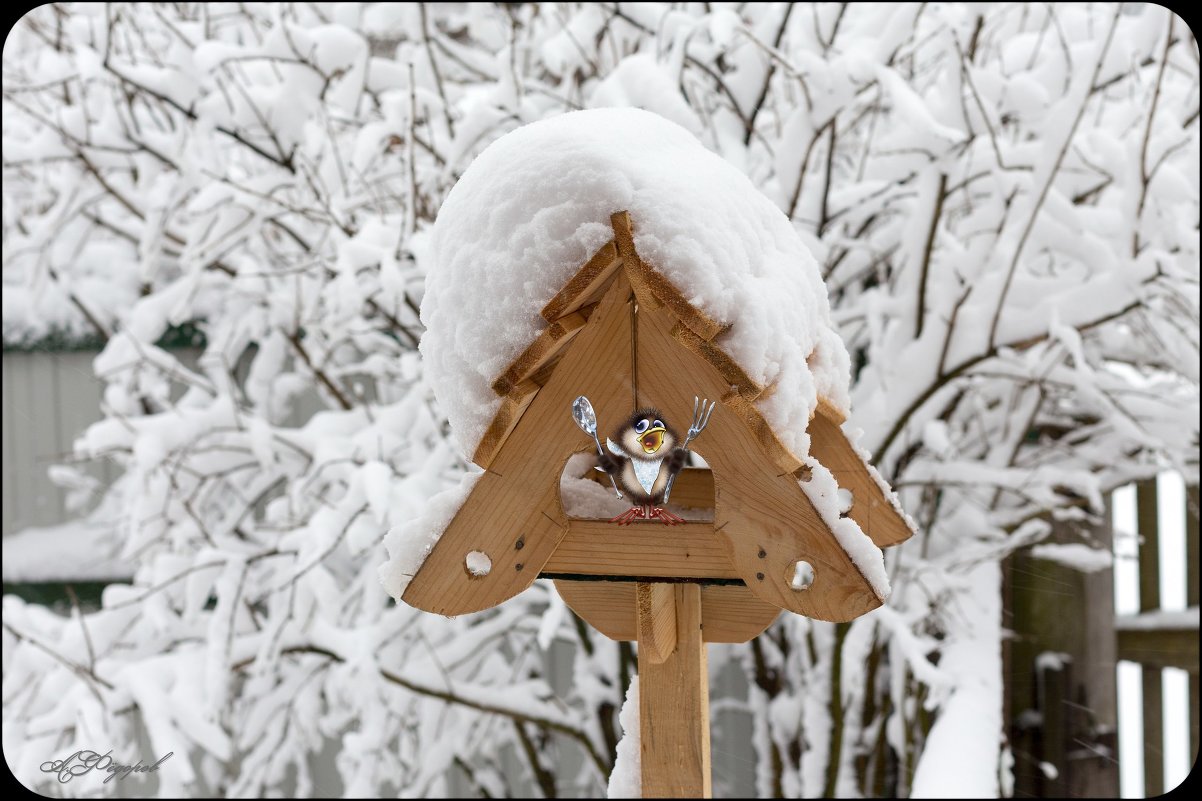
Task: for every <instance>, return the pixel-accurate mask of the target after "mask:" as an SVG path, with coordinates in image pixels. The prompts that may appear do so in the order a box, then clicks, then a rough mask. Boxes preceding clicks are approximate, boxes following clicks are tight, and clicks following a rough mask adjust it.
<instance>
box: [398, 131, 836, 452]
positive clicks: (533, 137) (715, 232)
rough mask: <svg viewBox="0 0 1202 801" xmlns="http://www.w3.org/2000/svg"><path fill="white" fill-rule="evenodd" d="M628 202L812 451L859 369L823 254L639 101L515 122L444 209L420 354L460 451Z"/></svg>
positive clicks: (793, 437) (783, 420) (668, 273)
mask: <svg viewBox="0 0 1202 801" xmlns="http://www.w3.org/2000/svg"><path fill="white" fill-rule="evenodd" d="M623 210H626V211H629V212H630V219H631V220H632V223H633V226H634V244H635V247H636V249H637V250H638V253H639V255H640V256H641V257H642V259H643V261H644V262H646V263H647V265H648V266H650V267H651V268H652V269H654V270H656V271H657V272H658V273H659V274H660V275H661V276H663V277H664V278H666V279H667V280H668V281H670V282H671V283H672V284H673V285H674V286H675V287H676V288H677V289H678V290H679V291H680V292H681V294H682V295H683V296H684V298H686V299H687V300H688V302H689V303H690V304H692V305H693V306H694V307H696V308H697V309H699V310H701V311H702V312H704V313H705V314H706V315H708V316H709V317H711V318H713V319H715V320H717V321H718V322H720V323H722V324H724V325H727V324H728V325H729V326H730V328H729V330H728V331H726V332H725V333H724V334H722V335H721V336H719V337H718V338H717V339H715V340H714V342H715V344H717V345H718V346H719V347H720V348H721V349H722V350H723V351H725V352H726V353H727V354H728V355H729V356H730V357H732V358H733V359H734V360H735V361H736V362H738V364H739V365H740V366H741V367H742V368H743V370H744V371H745V372H746V373H747V374H748V376H749V377H750V378H751V380H753V381H755V382H756V383H757V384H759V385H761V386H766V387H770V388H771V389H770V391H768V392H765V393H764V395H763V397H761V398H759V399H757V400H756V402H755V404H756V407H757V408H758V409H759V411H760V412H761V413H762V414H763V415H764V417H765V419H766V420H767V421H768V423H769V424H770V425H771V426H772V428H773V431H774V432H775V433H776V435H777V437H778V438H779V439H780V441H781V443H782V444H783V445H785V446H786V447H787V448H789V449H790V450H791V451H792V452H793V453H794V454H795V455H797V456H798V457H804V456H805V455H806V454H807V453H808V451H809V437H808V435H807V433H806V427H807V425H808V423H809V419H810V416H811V414H812V412H813V411H814V409H815V407H816V405H817V401H818V398H819V397H823V398H825V399H826V400H827V401H829V402H830V403H831V405H833V406H834V407H835V408H836V409H838V410H839V411H841V412H844V413H846V411H847V392H848V380H849V359H848V355H847V351H846V349H845V348H844V346H843V343H842V341H841V340H840V339H839V336H838V335H837V334H836V333H835V332H834V330H833V328H832V327H831V323H830V308H829V304H828V301H827V296H826V289H825V287H824V285H823V283H822V278H821V276H820V274H819V270H818V266H817V264H816V263H815V261H814V258H813V257H812V256H811V255H810V253H809V251H808V250H807V249H806V247H805V245H803V244H802V242H801V239H800V237H799V236H798V234H797V231H796V230H795V229H794V227H793V224H792V223H791V222H790V221H789V220H788V218H787V217H785V215H784V214H783V213H782V212H781V211H780V209H778V208H777V207H776V206H775V205H774V204H773V203H772V201H770V200H769V199H768V198H767V197H765V196H764V195H763V194H761V193H760V192H759V191H758V190H757V189H756V188H755V186H754V185H753V184H752V183H751V181H750V180H748V178H747V176H745V175H744V174H743V173H741V172H739V170H738V169H736V168H735V167H734V166H732V165H731V164H729V163H728V162H726V161H725V160H723V159H722V158H721V157H719V156H718V155H716V154H714V153H712V152H710V151H709V150H707V149H706V148H705V147H703V146H702V144H701V143H700V142H699V141H698V140H697V139H696V138H695V137H694V136H693V135H692V134H690V133H689V132H688V131H686V130H685V129H684V128H681V127H680V126H679V125H677V124H675V123H673V122H670V121H668V120H666V119H664V118H662V117H660V116H658V115H656V114H652V113H650V112H647V111H642V110H639V109H629V108H621V109H619V108H606V109H593V110H588V111H577V112H571V113H568V114H561V115H558V116H556V117H552V118H550V119H546V120H542V121H539V122H535V123H531V124H530V125H526V126H523V127H521V128H518V129H516V130H514V131H512V132H510V133H509V134H506V135H505V136H503V137H501V138H500V139H498V140H497V141H495V142H493V143H492V144H491V145H489V147H488V148H486V149H485V150H484V152H483V153H481V154H480V155H479V156H478V157H477V158H476V159H475V161H473V162H472V164H471V165H470V166H469V167H468V169H467V171H466V172H465V173H464V174H463V176H462V177H461V178H460V179H459V182H458V183H457V184H456V185H455V187H454V188H453V189H452V190H451V192H450V194H449V195H448V196H447V199H446V202H445V203H444V204H443V206H442V208H441V209H440V211H439V214H438V218H437V220H436V221H435V223H434V227H433V231H432V236H431V254H432V264H431V267H430V269H429V271H428V275H427V279H426V292H425V297H424V299H423V301H422V308H421V317H422V322H423V324H424V325H425V327H426V332H425V334H424V336H423V337H422V341H421V353H422V355H423V357H424V359H425V362H426V369H427V375H428V377H429V379H430V382H431V384H432V386H433V388H434V391H435V393H436V395H437V396H438V400H439V402H440V404H441V405H442V408H443V411H444V412H445V413H446V415H447V417H448V419H449V420H450V423H451V427H452V430H453V431H454V434H455V437H456V439H457V442H458V444H459V446H460V448H461V450H462V451H463V452H464V453H465V454H468V455H470V454H472V453H473V451H474V450H475V448H476V445H477V443H478V442H479V441H480V438H481V437H482V436H483V434H484V432H485V429H486V428H487V427H488V424H489V422H490V421H491V420H492V417H493V416H494V415H495V414H496V412H497V409H498V407H499V404H500V398H499V397H497V395H496V393H494V392H493V390H492V389H491V384H492V382H493V380H494V379H495V378H496V377H497V376H498V375H499V374H500V373H501V372H502V371H503V370H504V369H505V368H506V367H507V366H508V365H509V363H510V362H511V361H513V359H514V358H516V357H517V356H518V355H519V354H520V353H521V352H522V350H523V349H524V348H526V346H527V345H529V344H530V342H531V341H532V340H533V339H534V338H535V337H536V336H537V335H538V333H539V331H540V330H541V329H543V328H544V327H546V325H547V322H546V321H545V320H543V318H542V317H541V316H540V315H539V311H540V310H541V309H542V307H543V306H544V305H545V304H546V303H547V301H549V300H550V299H551V298H552V297H553V296H554V295H555V294H556V292H558V291H559V290H560V288H562V287H563V285H564V284H565V283H567V281H568V280H569V279H570V278H571V277H572V276H573V275H574V274H575V272H576V271H577V270H578V269H579V268H580V266H581V265H582V264H583V263H584V262H586V261H587V260H588V259H589V257H590V256H591V255H592V254H593V253H594V252H595V251H596V250H597V249H598V248H599V247H601V246H602V245H604V244H605V243H606V242H607V241H608V240H609V239H611V238H612V236H613V230H612V229H611V227H610V215H611V214H613V213H614V212H617V211H623Z"/></svg>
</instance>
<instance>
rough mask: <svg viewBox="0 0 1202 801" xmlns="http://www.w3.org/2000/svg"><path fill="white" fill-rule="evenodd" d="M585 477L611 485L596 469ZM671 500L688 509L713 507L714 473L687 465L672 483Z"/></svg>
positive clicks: (674, 503)
mask: <svg viewBox="0 0 1202 801" xmlns="http://www.w3.org/2000/svg"><path fill="white" fill-rule="evenodd" d="M584 477H585V478H587V479H589V480H590V481H595V482H597V483H598V484H601V485H602V486H605V487H608V486H609V485H610V484H609V477H608V476H607V475H606V474H605V473H601V472H598V471H596V470H589V471H588V472H587V473H585V475H584ZM671 501H672V505H673V506H683V507H684V508H686V509H713V508H714V474H713V473H712V472H711V471H710V469H709V468H708V467H686V468H685V469H683V470H681V471H680V472H679V473H678V474H677V475H676V483H675V484H673V485H672V496H671Z"/></svg>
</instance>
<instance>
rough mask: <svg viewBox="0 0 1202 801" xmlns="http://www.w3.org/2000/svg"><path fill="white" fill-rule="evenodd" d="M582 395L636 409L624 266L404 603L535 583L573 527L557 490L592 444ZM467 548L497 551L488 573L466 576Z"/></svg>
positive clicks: (431, 608) (606, 413)
mask: <svg viewBox="0 0 1202 801" xmlns="http://www.w3.org/2000/svg"><path fill="white" fill-rule="evenodd" d="M578 395H587V396H588V397H589V399H590V400H591V401H592V404H593V407H594V408H595V409H596V411H597V415H598V419H599V420H600V421H601V422H602V424H604V423H605V422H606V421H615V420H620V419H623V418H625V417H626V415H628V414H629V413H630V286H629V284H628V283H626V280H625V278H624V277H623V276H622V274H621V273H619V274H618V276H617V277H616V278H615V279H614V281H613V283H612V284H611V287H610V289H609V291H608V293H607V294H606V296H605V299H604V300H603V301H602V302H601V305H600V306H599V307H598V308H597V310H596V311H594V312H593V314H592V316H591V317H589V321H588V324H587V325H586V326H585V327H584V329H583V330H581V332H580V333H579V334H577V335H576V337H575V339H573V341H572V343H571V344H570V345H569V346H568V350H567V352H566V353H565V354H564V355H563V357H562V359H561V361H560V364H559V367H557V368H556V370H555V372H554V373H553V374H552V375H551V378H550V379H549V380H548V381H547V384H546V386H544V387H543V388H542V389H541V390H539V392H538V393H537V394H536V395H535V397H534V400H533V401H532V402H531V404H530V406H529V408H528V409H527V410H526V412H525V413H524V414H523V415H522V416H521V418H520V419H519V420H518V422H517V425H516V426H515V427H514V429H513V431H512V432H511V433H510V434H509V437H508V439H507V440H506V441H505V447H504V448H503V449H501V450H500V452H499V453H496V455H495V457H494V458H493V459H492V461H491V463H490V464H489V466H488V472H486V473H485V474H484V475H483V476H481V478H480V479H479V480H478V482H477V483H476V486H475V487H474V489H473V491H472V493H471V495H470V496H469V497H468V499H467V500H466V501H465V502H464V504H463V505H462V506H461V507H460V509H459V511H458V512H457V513H456V515H455V517H454V518H453V519H452V520H451V523H450V524H449V525H448V527H447V528H446V530H445V531H444V532H443V534H442V535H441V536H440V537H439V539H438V541H437V543H436V544H435V545H434V548H433V549H432V550H431V552H430V555H429V556H428V557H427V558H426V560H425V562H424V563H423V564H422V566H421V568H420V569H419V570H418V571H417V574H416V575H415V576H414V578H413V580H412V581H411V582H410V584H409V586H408V588H407V589H406V590H405V593H404V595H403V600H404V601H405V602H406V603H408V604H409V605H411V606H414V607H417V608H418V609H422V610H425V611H427V612H434V613H436V614H441V615H459V614H466V613H468V612H476V611H480V610H481V609H488V608H490V607H493V606H496V605H497V604H499V603H501V602H502V601H504V600H506V599H508V598H511V597H513V596H514V595H516V594H517V593H519V592H521V591H522V590H524V589H526V587H528V586H530V584H531V583H532V582H533V581H534V579H535V578H536V577H537V576H538V574H539V572H540V571H541V570H542V569H543V565H544V564H545V563H546V561H547V558H548V557H549V556H550V555H551V554H552V553H553V552H554V551H555V547H556V545H558V543H559V539H560V538H561V537H562V536H563V535H564V534H565V533H567V529H568V520H567V516H566V515H565V514H564V511H563V505H562V503H561V502H560V499H559V477H560V475H562V473H563V468H564V465H565V464H566V463H567V460H568V457H569V456H571V455H572V454H573V453H575V452H578V451H587V450H591V449H592V448H593V442H592V440H591V439H590V438H589V437H587V436H586V435H585V434H583V433H582V432H581V431H580V429H579V428H577V427H576V423H575V421H574V420H573V419H572V412H571V408H572V401H573V400H574V399H575V398H576V397H577V396H578ZM469 551H482V552H484V553H485V554H487V555H488V557H489V559H491V561H492V569H491V571H490V572H489V574H488V575H487V576H483V577H479V578H476V579H474V580H471V581H469V580H468V578H467V575H466V574H465V572H464V570H463V560H464V558H465V557H466V555H467V553H468V552H469Z"/></svg>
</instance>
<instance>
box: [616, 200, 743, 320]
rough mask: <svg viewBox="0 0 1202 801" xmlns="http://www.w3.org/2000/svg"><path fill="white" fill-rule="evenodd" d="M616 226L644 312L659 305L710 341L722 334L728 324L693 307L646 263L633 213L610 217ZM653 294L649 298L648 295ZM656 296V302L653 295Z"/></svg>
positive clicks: (631, 279)
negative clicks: (637, 241)
mask: <svg viewBox="0 0 1202 801" xmlns="http://www.w3.org/2000/svg"><path fill="white" fill-rule="evenodd" d="M610 224H611V225H613V229H614V242H615V243H617V246H618V253H619V255H621V257H622V265H623V266H624V267H625V269H626V275H627V277H628V278H629V279H630V285H631V286H632V287H634V290H635V292H636V294H638V297H639V308H640V310H641V311H654V310H655V308H656V307H657V306H659V304H661V303H662V304H664V305H666V306H667V307H668V308H670V309H671V310H672V313H673V314H675V315H676V318H677V319H678V320H680V321H681V322H682V323H684V324H685V325H686V326H688V327H689V328H690V329H691V330H692V331H693V333H694V334H696V335H697V336H699V337H701V338H702V339H704V340H706V341H709V340H711V339H713V338H714V337H716V336H718V335H719V334H721V333H722V332H723V331H724V330H726V327H725V326H723V325H722V324H721V323H719V322H718V321H717V320H714V319H712V318H711V317H709V316H708V315H706V314H705V313H704V312H702V311H701V310H699V309H696V308H694V307H693V305H692V304H691V303H689V302H688V300H687V299H686V298H685V297H684V295H682V294H681V293H680V290H678V289H677V288H676V287H675V286H673V285H672V282H671V281H669V280H668V279H666V278H664V277H663V276H662V275H660V274H659V273H657V272H656V271H655V270H653V269H651V267H649V266H648V265H647V264H645V263H644V262H643V260H642V258H640V257H639V254H638V252H637V251H636V250H635V248H634V231H633V228H632V227H631V222H630V215H629V214H627V213H626V212H625V211H620V212H618V213H616V214H614V215H613V216H612V217H610ZM649 296H650V297H649ZM652 297H653V298H654V300H655V301H658V302H653V301H652V300H651V299H650V298H652Z"/></svg>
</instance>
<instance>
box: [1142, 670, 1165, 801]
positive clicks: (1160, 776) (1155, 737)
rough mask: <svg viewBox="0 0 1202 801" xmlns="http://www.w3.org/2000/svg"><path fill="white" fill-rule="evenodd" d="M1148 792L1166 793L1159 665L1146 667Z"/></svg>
mask: <svg viewBox="0 0 1202 801" xmlns="http://www.w3.org/2000/svg"><path fill="white" fill-rule="evenodd" d="M1143 707H1144V794H1145V797H1147V798H1155V797H1156V796H1158V795H1163V794H1164V691H1163V683H1162V681H1161V672H1160V668H1158V667H1148V666H1147V665H1144V667H1143Z"/></svg>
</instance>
